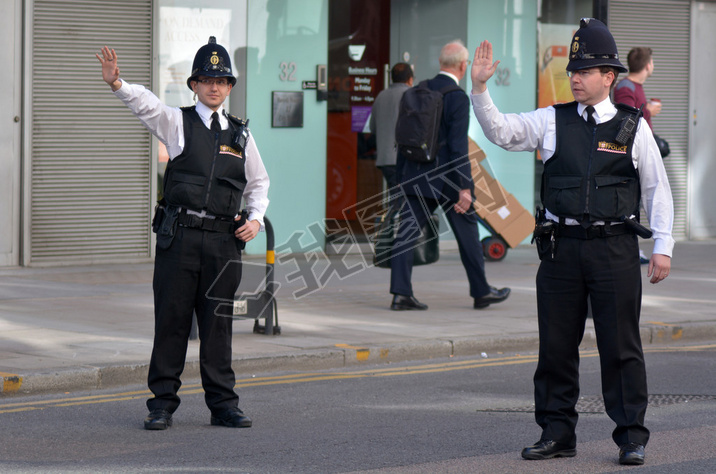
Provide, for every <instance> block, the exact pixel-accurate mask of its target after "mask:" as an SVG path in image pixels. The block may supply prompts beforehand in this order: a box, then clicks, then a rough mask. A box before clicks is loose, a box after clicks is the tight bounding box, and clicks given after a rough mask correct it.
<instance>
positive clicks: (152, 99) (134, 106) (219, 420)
mask: <svg viewBox="0 0 716 474" xmlns="http://www.w3.org/2000/svg"><path fill="white" fill-rule="evenodd" d="M95 56H96V57H97V59H98V60H99V62H100V63H101V64H102V78H103V79H104V81H105V82H106V83H107V84H109V85H110V87H111V88H112V91H113V92H114V94H115V96H117V97H118V98H119V99H120V100H121V101H122V102H124V104H125V105H126V106H127V107H128V108H129V109H130V110H131V111H132V112H133V113H134V115H135V116H136V117H137V118H138V119H139V120H140V122H141V123H142V124H143V125H144V126H145V127H146V128H147V129H148V130H149V131H150V132H152V134H154V135H155V136H156V137H157V139H158V140H159V141H161V142H162V143H163V144H164V145H165V146H166V148H167V154H168V155H169V163H168V164H167V168H166V172H165V174H164V183H163V193H162V194H163V198H162V200H161V201H160V202H159V204H158V206H157V214H156V216H155V218H154V222H153V225H152V228H153V230H154V232H156V234H157V249H156V257H155V260H154V284H153V289H154V319H155V324H154V331H155V333H154V348H153V350H152V356H151V361H150V364H149V375H148V385H149V389H150V390H151V391H152V393H153V395H154V396H153V397H152V398H150V399H149V400H148V401H147V408H148V409H149V415H148V416H147V417H146V418H145V420H144V428H145V429H148V430H165V429H167V428H169V427H170V426H171V425H172V417H173V414H174V412H175V411H176V409H177V408H178V407H179V403H180V400H179V396H178V395H177V392H178V390H179V387H180V386H181V380H180V374H181V373H182V370H183V369H184V360H185V358H186V350H187V341H188V339H189V333H190V331H191V326H192V317H193V315H194V314H196V319H197V323H198V327H199V335H200V347H199V353H200V365H201V381H202V386H203V388H204V400H205V402H206V405H207V407H208V408H209V410H210V412H211V417H210V422H211V424H212V425H216V426H227V427H231V428H248V427H250V426H251V425H252V421H251V419H250V418H249V417H248V416H246V415H245V414H244V413H243V412H242V411H241V410H240V409H239V407H238V404H239V396H238V395H237V394H236V392H235V391H234V386H235V384H236V379H235V376H234V371H233V369H232V367H231V360H232V351H231V341H232V322H233V320H232V317H231V315H230V314H227V315H223V314H220V312H219V311H217V310H218V309H219V302H221V301H232V300H233V299H234V295H235V293H236V290H237V289H238V286H239V283H240V281H241V251H242V249H243V248H244V245H245V244H244V243H245V242H248V241H250V240H252V239H253V238H255V237H256V235H257V234H258V232H259V231H260V230H261V229H262V227H263V218H264V213H265V212H266V208H267V207H268V202H269V201H268V188H269V178H268V175H267V173H266V168H265V167H264V164H263V161H262V160H261V155H260V154H259V151H258V148H257V147H256V142H255V141H254V138H253V136H252V135H251V133H250V131H249V129H248V121H243V120H241V119H239V118H237V117H234V116H233V115H230V114H227V113H226V111H225V109H224V102H225V101H226V99H227V98H228V97H229V94H230V93H231V89H232V88H233V86H234V85H235V84H236V78H235V77H234V75H233V73H232V69H231V57H230V56H229V53H228V52H227V51H226V49H225V48H224V47H223V46H221V45H219V44H217V43H216V39H215V38H214V37H213V36H212V37H210V38H209V42H208V43H207V44H205V45H204V46H202V47H201V48H199V50H198V51H197V52H196V55H195V57H194V62H193V64H192V70H191V74H190V75H189V77H188V78H187V81H186V85H187V87H188V88H189V89H190V90H191V91H192V92H194V93H195V94H196V99H197V102H196V104H195V105H194V106H191V107H181V108H177V107H169V106H167V105H165V104H163V103H162V102H161V101H160V100H159V99H158V98H157V96H155V95H154V94H153V93H152V92H151V91H149V90H147V89H146V88H145V87H143V86H141V85H138V84H128V83H126V82H125V81H123V80H122V79H121V78H120V76H119V74H120V72H119V68H118V67H117V54H116V53H115V51H114V50H113V49H110V48H108V47H107V46H105V47H104V48H102V50H101V55H100V54H96V55H95ZM242 202H245V203H246V208H245V209H244V210H242V209H240V206H241V203H242Z"/></svg>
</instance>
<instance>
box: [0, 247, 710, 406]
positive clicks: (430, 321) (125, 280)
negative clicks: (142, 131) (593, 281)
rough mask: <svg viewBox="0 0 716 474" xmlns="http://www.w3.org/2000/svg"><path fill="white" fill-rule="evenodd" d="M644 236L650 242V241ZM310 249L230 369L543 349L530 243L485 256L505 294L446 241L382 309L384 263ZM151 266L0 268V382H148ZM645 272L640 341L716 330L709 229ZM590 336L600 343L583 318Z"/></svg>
mask: <svg viewBox="0 0 716 474" xmlns="http://www.w3.org/2000/svg"><path fill="white" fill-rule="evenodd" d="M642 245H643V249H644V250H645V251H646V252H647V254H648V252H649V251H650V250H651V245H650V244H649V243H647V242H642ZM443 247H445V246H443ZM263 260H264V258H263V256H258V257H248V258H245V261H244V263H245V266H246V267H247V271H248V273H249V275H248V276H247V278H246V279H245V280H246V282H247V285H248V286H249V287H250V286H252V285H256V284H258V283H260V282H261V281H262V278H263V274H264V273H263V272H264V268H263ZM331 262H333V263H331ZM336 262H340V263H341V264H342V266H344V267H345V268H350V269H352V270H351V271H350V272H349V273H350V275H349V276H345V277H344V278H343V279H340V278H338V275H336V274H333V275H332V277H330V278H327V280H328V281H326V282H325V285H321V288H320V289H318V290H317V291H315V292H313V293H311V294H309V295H307V296H301V295H302V294H303V293H305V292H306V289H307V287H310V285H307V284H306V281H305V279H302V278H299V276H300V275H306V274H307V273H306V272H308V273H311V272H312V273H313V274H315V275H317V276H318V275H321V264H322V265H323V266H324V267H327V266H328V267H330V266H331V265H333V264H334V263H336ZM318 263H319V264H318V265H317V266H316V267H314V268H313V269H311V268H310V267H307V266H306V265H303V266H302V267H301V268H302V271H303V273H302V272H299V271H298V268H297V267H296V266H295V264H290V263H286V262H284V263H279V259H277V264H276V279H275V280H276V283H277V285H278V286H279V288H278V290H277V302H278V324H279V325H280V327H281V334H280V335H276V336H273V335H262V334H253V332H252V329H253V321H252V320H249V321H241V320H237V321H235V322H234V343H233V350H234V367H235V369H236V371H237V376H238V377H244V376H247V375H248V376H250V375H251V374H255V373H262V372H268V371H298V370H300V371H306V370H320V369H327V368H338V367H344V366H353V365H359V364H372V363H387V362H396V361H403V360H423V359H429V358H447V357H450V356H453V355H454V356H464V355H474V354H482V353H484V355H486V356H487V357H490V356H491V355H494V354H495V353H497V352H500V351H514V350H524V351H535V350H536V349H537V345H538V340H537V316H536V302H535V290H534V278H535V273H536V271H537V266H538V259H537V255H536V251H535V249H534V247H532V246H522V247H518V248H516V249H510V250H509V252H508V254H507V257H506V258H505V259H504V260H503V261H501V262H487V264H486V271H487V276H488V279H489V281H490V283H491V284H492V285H494V286H497V287H502V286H509V287H511V288H512V294H511V296H510V298H509V299H508V300H507V301H506V302H504V303H502V304H499V305H494V306H490V307H489V308H487V309H484V310H473V309H472V299H471V298H469V296H468V287H467V281H466V277H465V272H464V270H463V269H462V266H461V264H460V259H459V256H458V254H457V250H452V249H445V248H443V250H442V253H441V257H440V260H439V261H438V262H437V263H436V264H433V265H430V266H425V267H416V268H415V270H414V276H413V283H414V289H415V295H416V296H417V297H418V299H420V301H421V302H424V303H426V304H428V305H429V306H430V309H429V310H428V311H417V312H416V311H406V312H394V311H390V310H389V309H388V307H389V305H390V300H391V296H390V294H389V293H388V287H389V277H390V271H389V270H385V269H380V268H375V267H372V266H366V265H365V264H364V262H363V260H362V259H361V257H360V255H357V254H356V255H347V256H344V257H342V258H341V257H338V256H334V257H331V260H330V261H324V262H318ZM339 266H340V265H339ZM152 268H153V265H152V264H151V263H142V264H131V265H130V264H127V265H95V266H82V267H59V268H0V396H2V395H6V396H7V395H12V394H36V393H40V392H60V391H75V390H87V389H95V388H105V387H110V386H118V385H120V384H143V383H145V382H146V372H147V366H148V363H149V357H150V353H151V349H152V337H153V297H152ZM356 269H357V270H356ZM643 275H644V300H643V301H644V304H643V310H642V318H641V319H642V324H641V326H642V339H643V342H644V345H645V346H649V345H663V344H670V343H680V342H682V341H685V340H698V339H709V338H710V339H713V338H715V337H716V311H715V310H714V308H716V291H715V290H716V285H715V284H716V240H709V241H702V242H678V243H677V244H676V248H675V254H674V260H673V266H672V271H671V275H670V276H669V278H667V279H666V280H665V281H664V282H662V283H659V284H658V285H652V284H650V283H648V279H647V278H646V265H644V266H643ZM242 288H243V284H242ZM309 289H310V288H309ZM244 291H247V292H252V290H251V289H250V288H247V289H246V290H244ZM296 295H298V296H299V297H298V298H297V297H296ZM260 322H261V323H262V324H263V320H261V321H260ZM584 344H585V345H587V346H593V345H594V344H595V338H594V331H593V327H592V325H591V320H590V321H589V322H588V325H587V331H586V334H585V340H584ZM198 377H199V370H198V341H190V343H189V352H188V356H187V366H186V370H185V371H184V375H183V378H184V379H185V380H189V379H192V378H198Z"/></svg>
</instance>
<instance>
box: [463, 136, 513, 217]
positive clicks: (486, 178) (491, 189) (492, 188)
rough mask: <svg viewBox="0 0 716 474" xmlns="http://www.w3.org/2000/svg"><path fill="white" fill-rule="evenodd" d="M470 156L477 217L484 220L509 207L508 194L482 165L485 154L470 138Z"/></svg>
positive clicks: (474, 205)
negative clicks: (486, 216)
mask: <svg viewBox="0 0 716 474" xmlns="http://www.w3.org/2000/svg"><path fill="white" fill-rule="evenodd" d="M468 156H469V158H470V170H471V171H472V180H473V182H474V183H475V189H474V192H475V202H474V203H473V207H474V208H475V211H476V212H477V215H478V216H480V217H482V218H484V216H485V215H487V214H489V213H491V212H493V211H495V210H497V209H499V208H500V207H502V206H505V205H507V194H508V193H507V191H505V188H503V187H502V185H501V184H500V183H499V182H498V181H497V180H496V179H495V178H493V177H492V175H491V174H490V173H488V172H487V170H486V169H485V168H484V167H483V166H482V165H481V164H480V162H481V161H482V160H484V159H485V158H486V155H485V152H484V151H483V150H482V148H480V147H479V146H478V145H477V143H475V142H474V141H473V140H472V139H470V138H468Z"/></svg>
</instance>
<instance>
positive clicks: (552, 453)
mask: <svg viewBox="0 0 716 474" xmlns="http://www.w3.org/2000/svg"><path fill="white" fill-rule="evenodd" d="M576 455H577V450H576V449H575V448H570V447H569V446H568V445H566V444H562V443H558V442H556V441H552V440H551V439H541V440H539V441H538V442H536V443H535V444H533V445H532V446H527V447H526V448H525V449H523V450H522V457H523V458H525V459H531V460H541V459H552V458H573V457H574V456H576Z"/></svg>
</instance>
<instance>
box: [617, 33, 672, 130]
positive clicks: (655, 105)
mask: <svg viewBox="0 0 716 474" xmlns="http://www.w3.org/2000/svg"><path fill="white" fill-rule="evenodd" d="M627 64H628V65H629V74H627V76H626V77H625V78H624V79H622V80H621V81H619V83H618V84H617V85H616V87H615V88H614V102H615V103H617V104H626V105H631V106H632V107H634V108H637V109H638V108H639V107H641V106H642V105H643V106H644V109H643V110H642V112H643V114H644V119H645V120H646V123H648V124H649V128H652V129H653V127H652V126H651V117H653V116H654V115H658V114H659V113H661V101H660V100H651V101H649V100H647V99H646V94H645V93H644V83H645V82H646V80H647V79H648V78H649V77H651V75H652V74H654V58H653V57H652V51H651V48H647V47H644V46H640V47H637V48H632V50H631V51H629V54H628V55H627Z"/></svg>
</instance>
